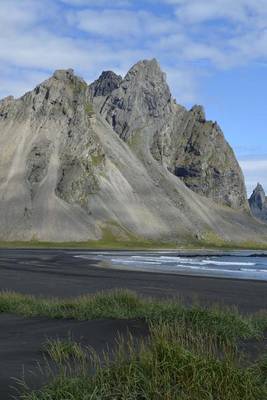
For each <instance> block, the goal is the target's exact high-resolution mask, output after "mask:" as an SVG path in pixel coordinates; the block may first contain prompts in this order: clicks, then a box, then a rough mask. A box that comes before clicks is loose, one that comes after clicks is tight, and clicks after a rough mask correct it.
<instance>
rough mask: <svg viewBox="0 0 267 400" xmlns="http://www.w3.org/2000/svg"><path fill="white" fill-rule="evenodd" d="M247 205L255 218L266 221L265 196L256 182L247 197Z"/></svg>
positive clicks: (266, 204)
mask: <svg viewBox="0 0 267 400" xmlns="http://www.w3.org/2000/svg"><path fill="white" fill-rule="evenodd" d="M249 205H250V209H251V212H252V214H253V215H254V216H255V217H256V218H259V219H261V220H262V221H265V222H266V221H267V198H266V195H265V191H264V189H263V187H262V185H261V184H260V183H258V184H257V186H256V187H255V189H254V190H253V193H252V195H251V196H250V198H249Z"/></svg>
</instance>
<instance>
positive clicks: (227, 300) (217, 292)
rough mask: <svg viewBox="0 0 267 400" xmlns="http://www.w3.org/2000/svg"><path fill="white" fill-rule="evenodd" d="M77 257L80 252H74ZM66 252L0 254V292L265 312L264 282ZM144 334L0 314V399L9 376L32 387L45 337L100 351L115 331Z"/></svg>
mask: <svg viewBox="0 0 267 400" xmlns="http://www.w3.org/2000/svg"><path fill="white" fill-rule="evenodd" d="M78 253H79V254H80V253H81V251H78ZM73 255H74V252H72V251H67V250H3V249H1V250H0V289H1V290H10V291H16V292H20V293H25V294H34V295H38V296H39V295H41V296H44V297H49V296H56V297H74V296H79V295H82V294H88V293H95V292H98V291H102V290H104V291H105V290H112V289H115V288H124V289H126V288H127V289H130V290H133V291H135V292H137V293H139V294H141V295H143V296H150V297H157V298H166V297H181V298H182V299H183V300H184V301H185V302H187V303H189V302H191V301H194V300H196V299H197V300H198V301H200V302H201V303H203V304H212V303H220V304H224V305H228V306H229V305H234V306H237V307H238V308H239V309H240V310H241V311H242V312H245V313H250V312H255V311H258V310H260V309H266V308H267V282H263V281H246V280H232V279H221V278H219V279H215V278H206V277H205V278H204V277H192V276H182V275H172V274H159V273H147V272H132V271H121V270H111V269H108V268H107V269H105V268H102V267H101V268H100V267H98V266H97V264H96V263H95V261H90V260H84V259H78V258H74V257H73ZM127 330H129V331H130V332H131V333H132V334H133V335H137V336H138V335H145V334H147V326H146V324H145V323H142V322H141V321H127V320H123V321H121V320H119V321H117V320H102V321H86V322H77V321H71V320H64V321H58V320H48V319H44V318H33V319H28V318H22V317H16V316H10V315H5V314H2V315H0V399H1V400H6V399H8V398H10V397H8V396H10V395H11V393H14V392H13V391H12V390H11V389H9V386H10V385H12V380H11V379H10V378H11V377H15V378H21V376H22V370H23V369H22V365H24V370H25V375H26V380H29V381H30V382H31V383H32V384H34V385H37V386H38V385H39V384H40V383H41V379H42V378H41V376H39V377H38V378H37V377H34V376H32V377H31V374H30V373H29V371H31V370H35V372H36V362H37V361H40V362H41V361H42V354H41V352H40V348H41V345H42V344H43V343H44V341H45V340H46V339H47V338H48V337H49V338H50V337H54V338H61V337H66V335H71V336H72V337H73V338H75V339H76V340H78V341H81V342H82V343H85V344H87V345H90V346H92V347H94V348H95V349H96V350H97V352H101V350H103V349H104V348H105V347H106V344H108V345H110V346H111V347H112V344H113V343H114V340H115V338H116V335H117V333H118V332H120V333H121V334H125V333H126V332H127Z"/></svg>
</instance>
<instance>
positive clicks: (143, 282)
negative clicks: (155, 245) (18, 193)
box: [0, 250, 267, 313]
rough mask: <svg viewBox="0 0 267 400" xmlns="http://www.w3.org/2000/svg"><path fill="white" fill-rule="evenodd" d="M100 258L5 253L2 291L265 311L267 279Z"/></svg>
mask: <svg viewBox="0 0 267 400" xmlns="http://www.w3.org/2000/svg"><path fill="white" fill-rule="evenodd" d="M98 265H99V264H97V261H96V260H90V259H79V258H75V257H70V254H69V252H68V251H63V250H58V251H55V250H29V251H26V250H16V251H14V250H6V251H4V250H1V251H0V289H1V290H8V291H15V292H19V293H23V294H32V295H35V296H38V297H39V296H40V297H59V298H68V297H76V296H81V295H84V294H93V293H96V292H99V291H100V292H101V291H107V290H113V289H118V288H121V289H128V290H132V291H135V292H136V293H138V294H140V295H142V296H145V297H152V298H158V299H164V298H177V297H180V298H182V299H183V300H185V303H190V302H192V301H194V300H195V299H198V300H199V301H200V302H201V304H207V305H208V304H214V303H217V304H222V305H226V306H237V307H238V308H239V309H240V310H241V311H244V312H245V313H247V312H256V311H259V310H260V309H263V308H265V309H267V296H266V293H267V281H257V280H246V279H232V278H228V279H225V278H217V277H206V276H205V277H204V276H192V275H186V274H166V273H159V272H156V273H154V272H146V271H142V272H141V271H133V270H131V271H128V270H125V269H123V270H117V269H111V268H100V267H99V266H98Z"/></svg>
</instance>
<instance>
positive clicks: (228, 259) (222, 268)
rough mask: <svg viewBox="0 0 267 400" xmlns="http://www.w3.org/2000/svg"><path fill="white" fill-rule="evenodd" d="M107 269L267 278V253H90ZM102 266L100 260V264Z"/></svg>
mask: <svg viewBox="0 0 267 400" xmlns="http://www.w3.org/2000/svg"><path fill="white" fill-rule="evenodd" d="M75 257H79V258H88V259H92V258H93V259H95V260H98V261H103V263H102V265H103V266H105V267H108V268H115V269H125V270H132V271H146V272H158V273H168V274H184V275H198V276H212V277H221V278H235V279H256V280H266V281H267V252H259V251H234V252H217V253H216V252H203V251H202V252H199V253H197V252H134V251H133V252H129V251H127V252H124V251H110V252H107V251H106V252H90V253H89V252H88V253H86V252H85V253H83V254H78V255H76V256H75ZM100 265H101V263H100Z"/></svg>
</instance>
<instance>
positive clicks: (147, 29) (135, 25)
mask: <svg viewBox="0 0 267 400" xmlns="http://www.w3.org/2000/svg"><path fill="white" fill-rule="evenodd" d="M69 21H70V22H71V23H72V24H73V25H75V26H78V28H79V29H81V30H83V31H85V32H88V33H92V34H95V35H99V36H104V37H108V38H110V37H116V38H118V39H120V40H121V41H123V40H125V37H128V36H134V37H135V38H139V37H142V38H144V36H145V35H162V34H169V33H171V32H172V31H175V29H176V27H177V24H176V23H175V22H174V21H170V20H166V19H164V18H160V17H158V16H156V15H153V13H149V12H146V11H132V10H125V9H119V10H112V9H104V10H90V9H86V10H82V11H77V12H72V13H71V14H70V16H69Z"/></svg>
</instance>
